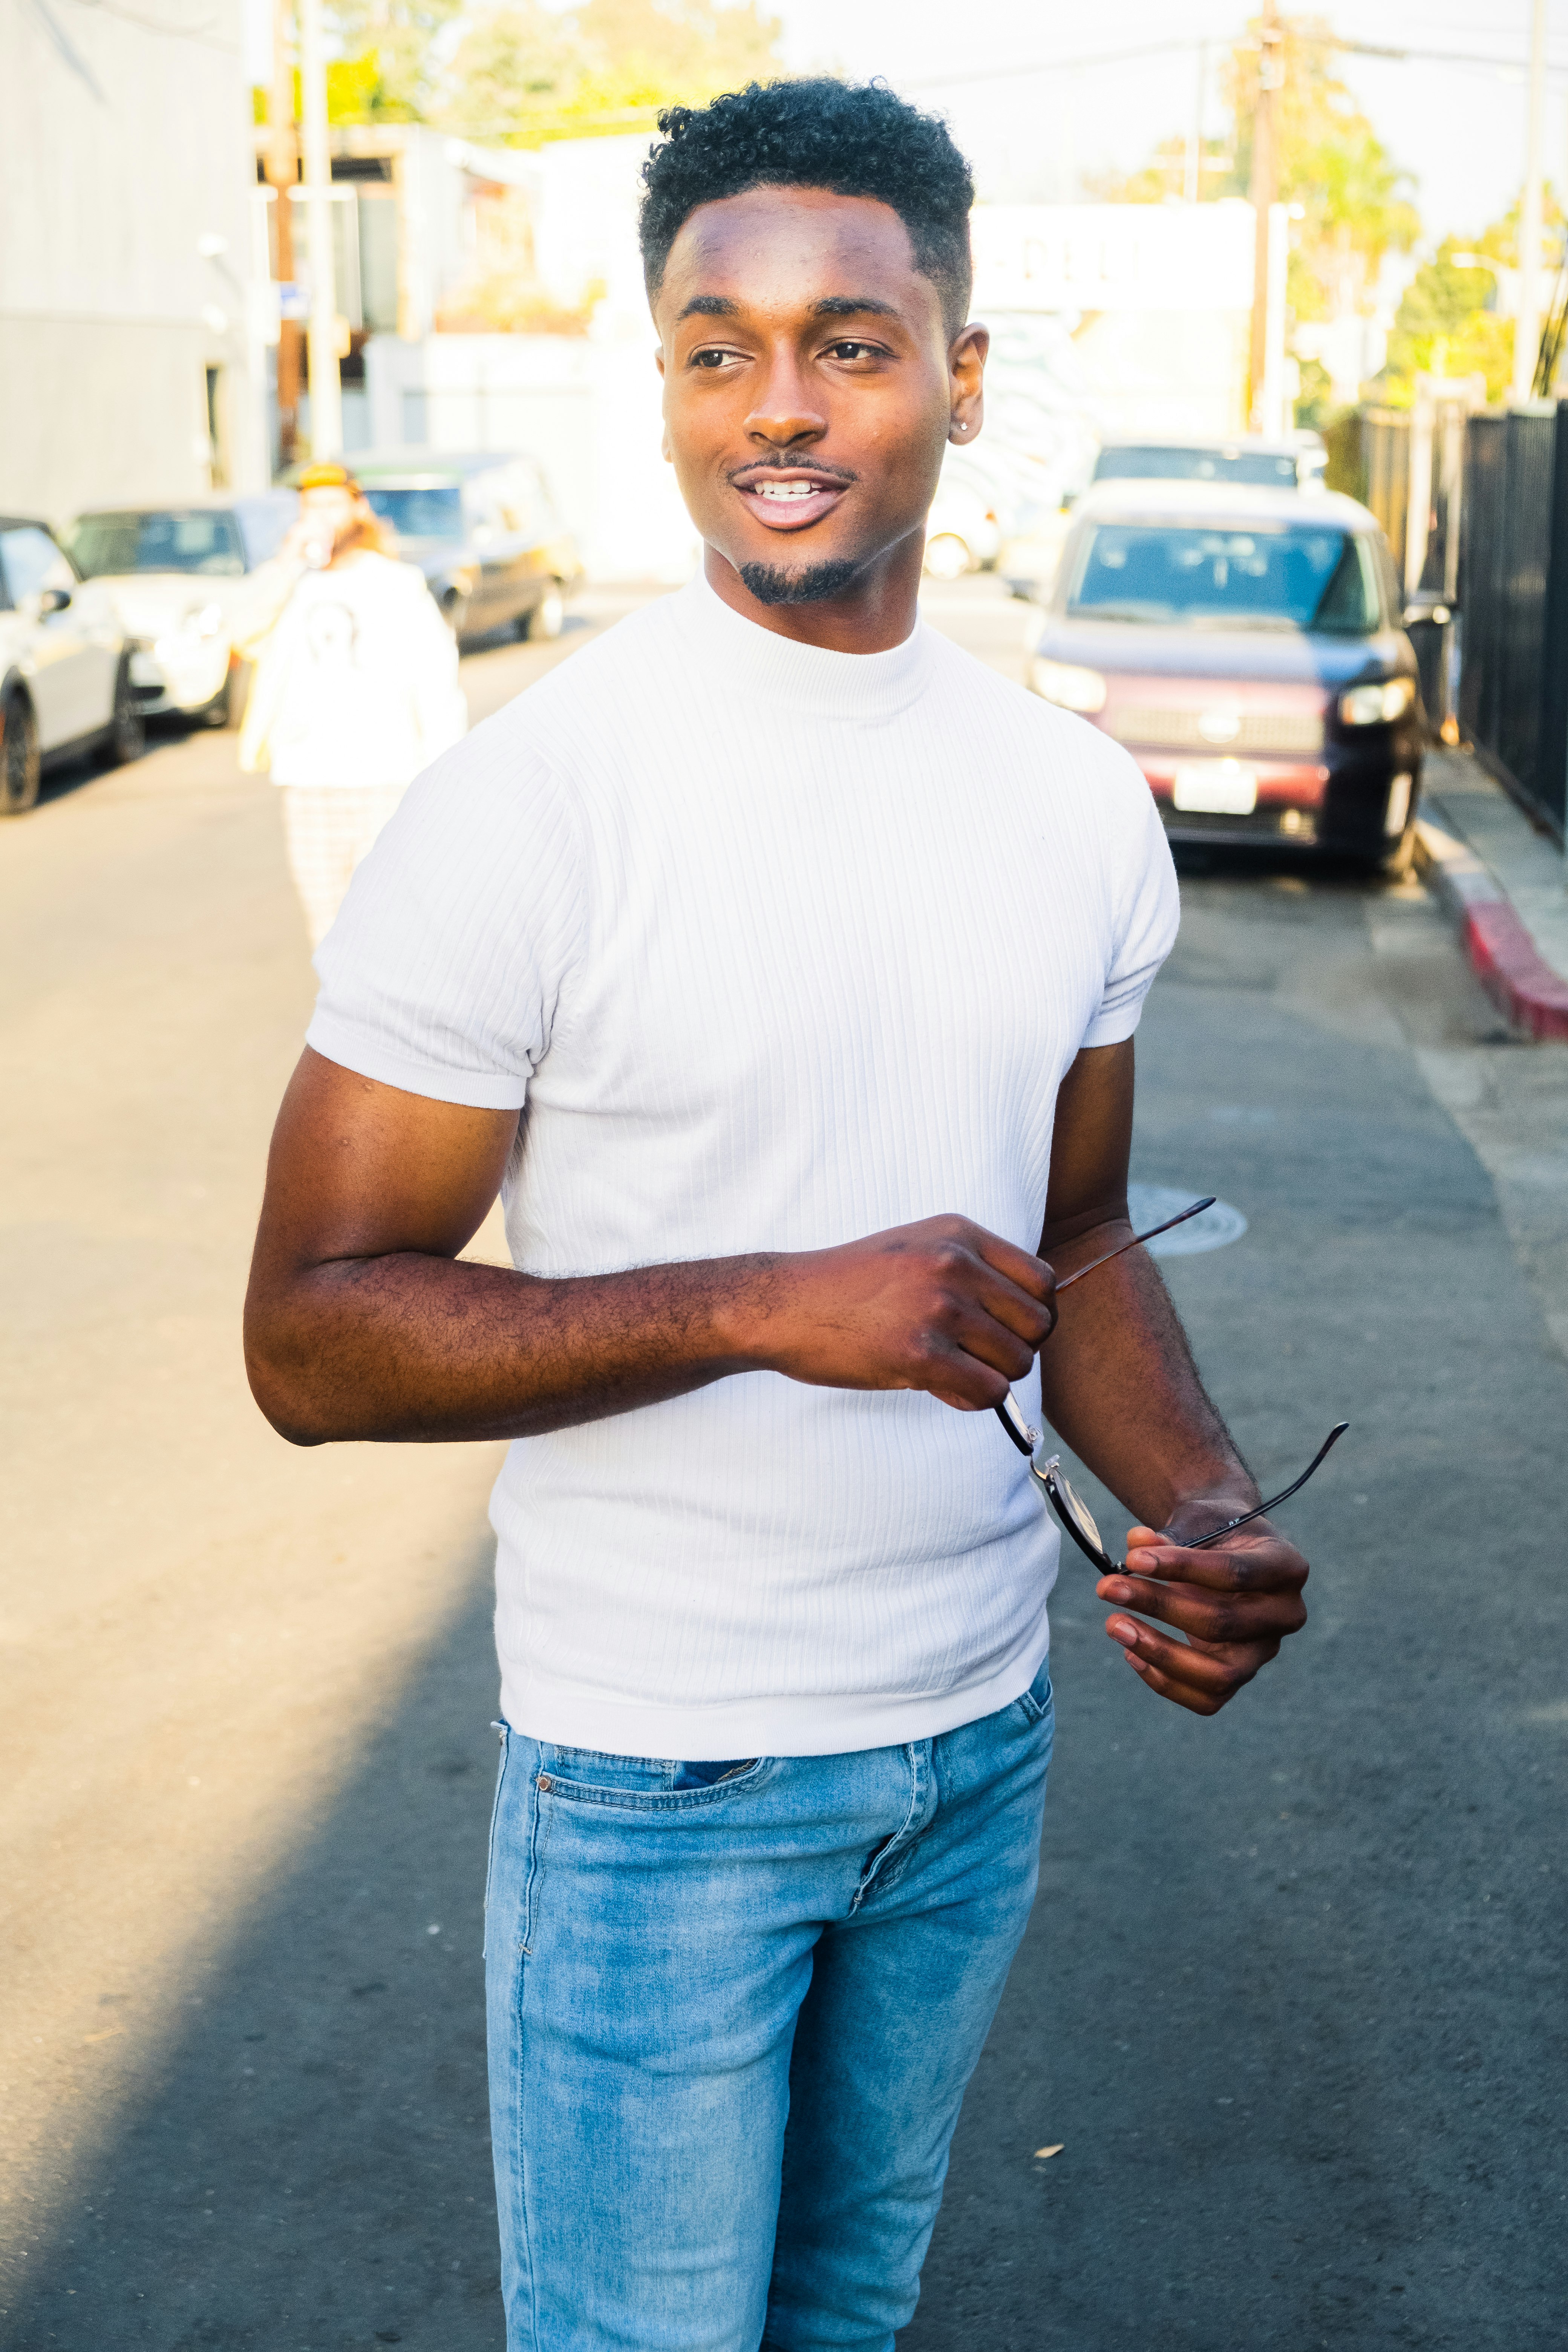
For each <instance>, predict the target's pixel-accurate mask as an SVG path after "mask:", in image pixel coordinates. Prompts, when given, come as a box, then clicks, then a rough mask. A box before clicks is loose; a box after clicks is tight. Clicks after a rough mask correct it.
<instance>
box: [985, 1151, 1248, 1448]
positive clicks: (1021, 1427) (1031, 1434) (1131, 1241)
mask: <svg viewBox="0 0 1568 2352" xmlns="http://www.w3.org/2000/svg"><path fill="white" fill-rule="evenodd" d="M1216 1197H1217V1196H1216V1195H1215V1193H1213V1192H1208V1193H1205V1196H1204V1198H1203V1199H1202V1200H1201V1201H1194V1202H1193V1203H1192V1205H1191V1207H1190V1208H1185V1209H1183V1210H1182V1211H1181V1212H1180V1213H1178V1214H1177V1215H1176V1216H1173V1217H1167V1218H1166V1219H1165V1222H1164V1223H1163V1225H1151V1226H1150V1227H1149V1230H1148V1232H1147V1233H1142V1234H1131V1236H1130V1237H1129V1238H1128V1240H1126V1241H1124V1242H1118V1243H1117V1244H1116V1247H1115V1248H1114V1249H1113V1250H1107V1251H1106V1253H1105V1255H1104V1256H1103V1257H1091V1258H1090V1259H1089V1264H1088V1265H1080V1266H1079V1267H1078V1269H1077V1270H1076V1272H1074V1273H1072V1274H1068V1275H1065V1276H1063V1277H1062V1279H1061V1281H1060V1282H1058V1285H1057V1297H1058V1298H1059V1297H1061V1295H1062V1293H1063V1291H1064V1290H1070V1289H1071V1288H1072V1286H1073V1284H1074V1283H1075V1282H1081V1281H1082V1280H1083V1278H1084V1276H1085V1275H1086V1274H1094V1273H1097V1272H1098V1271H1099V1269H1100V1267H1101V1266H1102V1265H1110V1261H1111V1259H1112V1258H1113V1257H1120V1256H1121V1255H1122V1253H1123V1251H1124V1250H1130V1249H1136V1248H1137V1246H1138V1244H1139V1243H1140V1242H1152V1240H1153V1239H1154V1236H1155V1235H1156V1234H1168V1233H1169V1232H1170V1230H1171V1228H1172V1226H1173V1225H1184V1224H1185V1223H1186V1222H1187V1219H1188V1218H1189V1217H1195V1216H1198V1215H1199V1214H1200V1213H1202V1212H1203V1211H1204V1210H1205V1209H1212V1208H1213V1207H1214V1204H1215V1199H1216ZM991 1410H992V1411H993V1412H994V1414H995V1415H996V1418H997V1420H998V1421H999V1422H1000V1423H1001V1424H1002V1426H1003V1428H1004V1429H1005V1431H1006V1433H1007V1434H1008V1436H1009V1438H1010V1439H1011V1440H1012V1442H1013V1444H1015V1445H1016V1447H1017V1449H1018V1451H1019V1453H1020V1454H1027V1455H1028V1457H1029V1459H1030V1461H1031V1462H1032V1461H1033V1459H1034V1454H1035V1448H1036V1447H1037V1445H1038V1444H1039V1442H1040V1433H1039V1431H1038V1430H1037V1429H1031V1428H1030V1427H1029V1424H1028V1423H1027V1422H1026V1420H1025V1419H1024V1416H1023V1413H1022V1412H1021V1411H1020V1409H1019V1405H1018V1400H1017V1398H1016V1396H1015V1395H1014V1394H1013V1391H1012V1390H1011V1389H1009V1390H1008V1391H1007V1393H1006V1395H1005V1397H1004V1398H1003V1400H1002V1402H1001V1403H1000V1404H998V1405H993V1406H992V1408H991Z"/></svg>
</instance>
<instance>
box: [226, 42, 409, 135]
mask: <svg viewBox="0 0 1568 2352" xmlns="http://www.w3.org/2000/svg"><path fill="white" fill-rule="evenodd" d="M271 96H272V93H271V91H270V90H268V89H264V88H263V87H262V86H261V84H260V83H257V84H255V85H254V86H253V87H252V89H251V93H250V109H251V113H252V115H253V117H254V118H255V120H256V121H258V122H265V121H267V120H268V107H269V103H270V100H271ZM300 108H301V99H300V68H299V67H298V66H296V67H295V68H294V120H295V121H296V122H298V121H299V120H300ZM387 115H388V109H387V107H386V106H385V104H384V100H383V87H382V79H381V63H380V59H379V58H377V57H376V55H375V53H374V50H372V51H369V52H367V53H366V54H365V55H364V56H363V57H357V58H331V60H330V61H329V63H328V66H327V121H329V122H374V121H386V119H387ZM393 119H394V120H395V119H396V117H395V114H394V117H393Z"/></svg>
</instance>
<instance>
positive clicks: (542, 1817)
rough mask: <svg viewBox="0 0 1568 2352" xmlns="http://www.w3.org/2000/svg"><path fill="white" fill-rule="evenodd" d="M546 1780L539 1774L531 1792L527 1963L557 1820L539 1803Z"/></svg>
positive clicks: (524, 1894)
mask: <svg viewBox="0 0 1568 2352" xmlns="http://www.w3.org/2000/svg"><path fill="white" fill-rule="evenodd" d="M545 1778H547V1775H545V1774H543V1773H536V1774H535V1775H534V1779H533V1782H532V1786H531V1789H530V1790H529V1823H528V1883H527V1885H525V1886H524V1888H523V1890H522V1937H521V1942H520V1943H519V1945H518V1949H519V1951H520V1952H521V1954H522V1956H523V1958H525V1959H531V1958H532V1957H533V1954H532V1950H531V1938H532V1936H533V1913H534V1905H535V1903H536V1901H537V1900H538V1895H539V1883H540V1880H541V1879H542V1876H543V1874H544V1856H545V1853H546V1851H547V1849H548V1847H549V1844H550V1828H551V1823H552V1821H553V1819H554V1816H553V1815H552V1813H551V1812H550V1811H548V1810H547V1809H546V1807H545V1806H543V1805H542V1804H541V1802H540V1783H541V1781H542V1780H544V1779H545Z"/></svg>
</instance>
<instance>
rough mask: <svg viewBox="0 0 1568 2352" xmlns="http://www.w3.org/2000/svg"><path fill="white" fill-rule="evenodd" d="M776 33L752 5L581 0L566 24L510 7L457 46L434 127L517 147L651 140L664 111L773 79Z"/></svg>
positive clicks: (484, 19)
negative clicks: (616, 135) (606, 135)
mask: <svg viewBox="0 0 1568 2352" xmlns="http://www.w3.org/2000/svg"><path fill="white" fill-rule="evenodd" d="M779 29H780V27H779V25H778V21H777V19H776V18H774V17H771V16H763V15H761V14H760V13H759V10H758V8H757V5H756V0H745V5H742V6H736V7H718V6H715V5H713V0H665V5H656V0H586V5H584V6H583V7H582V8H580V9H578V10H577V11H576V12H575V13H574V15H571V16H556V15H554V14H553V13H552V12H550V11H547V10H545V9H543V8H542V7H540V6H539V5H537V0H510V5H500V6H497V7H495V8H493V9H491V10H490V11H489V12H488V13H487V14H486V15H485V16H481V17H480V18H479V20H478V21H477V23H476V24H475V25H474V26H473V29H472V30H471V31H470V32H468V34H467V35H466V36H465V37H464V38H463V40H462V42H461V43H460V45H459V46H458V49H457V51H456V52H455V54H454V56H453V58H452V62H451V65H450V68H448V71H447V79H446V95H445V98H444V100H443V101H442V103H441V105H440V107H439V109H438V110H437V120H438V121H440V122H441V124H442V126H443V127H444V128H445V129H448V130H451V131H458V132H460V133H462V134H464V135H465V136H467V137H469V138H474V139H481V140H490V141H504V142H507V143H508V144H510V145H513V146H520V147H535V146H538V145H540V144H541V143H542V142H543V141H545V140H547V139H571V138H583V137H592V136H593V135H595V133H596V132H614V131H644V130H647V131H651V130H652V129H653V128H654V125H655V121H656V119H657V116H658V110H659V109H660V108H661V107H664V106H672V105H679V104H685V105H701V104H703V103H704V102H705V101H706V100H708V99H710V98H716V97H718V95H719V94H720V92H721V91H722V90H726V89H738V88H740V87H742V85H743V84H744V83H746V82H748V81H753V80H757V79H767V78H768V77H769V76H770V75H773V74H775V73H777V72H778V70H779V66H778V60H777V55H776V47H777V42H778V36H779Z"/></svg>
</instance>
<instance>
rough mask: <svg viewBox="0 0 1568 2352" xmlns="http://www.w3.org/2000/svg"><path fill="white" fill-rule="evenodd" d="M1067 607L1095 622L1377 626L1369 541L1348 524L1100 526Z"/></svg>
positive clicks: (1343, 629)
mask: <svg viewBox="0 0 1568 2352" xmlns="http://www.w3.org/2000/svg"><path fill="white" fill-rule="evenodd" d="M1068 612H1069V613H1075V614H1082V615H1083V616H1084V617H1085V618H1088V619H1093V620H1100V621H1143V622H1149V623H1152V624H1154V625H1158V626H1165V627H1170V626H1173V625H1176V626H1182V625H1184V626H1187V627H1194V628H1273V629H1309V630H1313V631H1321V632H1327V633H1328V634H1330V635H1335V636H1366V635H1370V633H1371V632H1372V631H1373V629H1375V628H1376V626H1377V623H1378V602H1377V587H1376V581H1375V575H1374V573H1373V563H1372V550H1371V545H1370V543H1369V541H1367V540H1366V539H1365V538H1364V537H1363V535H1362V534H1361V533H1359V532H1356V531H1346V530H1237V529H1236V528H1235V527H1234V526H1230V527H1227V528H1225V529H1221V530H1198V529H1193V528H1181V527H1176V528H1171V527H1169V526H1167V525H1165V524H1162V523H1120V522H1118V523H1100V525H1099V526H1098V528H1096V529H1095V530H1091V531H1090V532H1089V536H1088V538H1087V540H1086V541H1085V542H1084V545H1083V548H1082V550H1081V551H1080V553H1079V561H1078V566H1077V571H1076V574H1075V577H1074V581H1073V586H1072V591H1071V593H1070V595H1069V597H1068Z"/></svg>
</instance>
